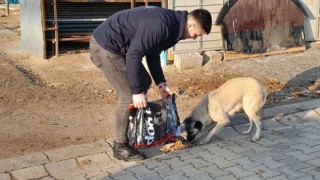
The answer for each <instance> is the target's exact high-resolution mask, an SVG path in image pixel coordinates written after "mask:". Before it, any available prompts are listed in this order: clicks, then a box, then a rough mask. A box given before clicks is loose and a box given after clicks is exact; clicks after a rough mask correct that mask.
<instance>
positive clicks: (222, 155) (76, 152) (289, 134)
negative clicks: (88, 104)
mask: <svg viewBox="0 0 320 180" xmlns="http://www.w3.org/2000/svg"><path fill="white" fill-rule="evenodd" d="M264 112H265V116H266V118H265V119H264V120H263V121H262V125H263V132H262V137H261V140H260V141H259V142H257V143H254V142H250V138H251V137H250V136H242V135H239V134H237V133H236V132H235V131H234V130H232V129H231V128H230V127H226V128H224V129H223V130H222V131H221V132H220V133H219V135H218V136H217V137H215V138H214V139H213V140H212V141H211V142H210V143H209V144H207V145H202V146H197V147H193V148H189V149H186V150H180V151H176V152H173V153H169V154H161V153H160V152H159V149H158V148H153V149H147V150H144V151H145V153H146V154H147V156H148V159H147V160H144V161H139V162H129V163H128V162H123V161H118V160H116V159H114V158H113V156H112V151H111V146H110V144H111V141H112V140H106V141H104V140H101V141H97V142H92V143H89V144H83V145H75V146H69V147H65V148H60V149H54V150H50V151H45V152H39V153H33V154H28V155H24V156H19V157H15V158H10V159H2V160H0V180H9V179H41V180H51V179H68V180H73V179H74V180H84V179H90V180H91V179H105V180H108V179H125V180H132V179H148V180H149V179H179V180H182V179H197V180H201V179H217V180H224V179H225V180H233V179H245V180H251V179H252V180H259V179H268V180H278V179H279V180H284V179H303V180H309V179H310V180H311V179H320V99H319V100H313V101H307V102H302V103H297V104H291V105H285V106H278V107H273V108H269V109H265V110H264ZM236 128H238V129H246V128H248V127H247V124H244V123H239V124H238V125H236ZM252 134H253V133H252ZM251 136H252V135H251Z"/></svg>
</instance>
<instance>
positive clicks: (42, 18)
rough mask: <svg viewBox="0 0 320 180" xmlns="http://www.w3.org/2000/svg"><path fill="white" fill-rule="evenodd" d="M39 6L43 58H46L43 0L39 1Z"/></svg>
mask: <svg viewBox="0 0 320 180" xmlns="http://www.w3.org/2000/svg"><path fill="white" fill-rule="evenodd" d="M40 8H41V21H42V34H43V58H44V59H47V42H46V32H45V31H46V28H47V27H46V16H45V8H44V0H41V1H40Z"/></svg>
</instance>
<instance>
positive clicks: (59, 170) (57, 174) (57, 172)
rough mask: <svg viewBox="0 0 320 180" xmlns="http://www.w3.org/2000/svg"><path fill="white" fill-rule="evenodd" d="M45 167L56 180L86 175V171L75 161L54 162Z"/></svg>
mask: <svg viewBox="0 0 320 180" xmlns="http://www.w3.org/2000/svg"><path fill="white" fill-rule="evenodd" d="M45 167H46V169H47V171H48V172H49V174H50V175H51V176H52V177H53V178H55V179H60V178H67V177H73V176H77V175H80V174H83V173H85V171H84V170H83V169H81V168H80V167H79V166H78V164H77V161H76V160H75V159H69V160H64V161H59V162H52V163H49V164H45Z"/></svg>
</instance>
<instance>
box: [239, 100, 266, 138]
mask: <svg viewBox="0 0 320 180" xmlns="http://www.w3.org/2000/svg"><path fill="white" fill-rule="evenodd" d="M263 103H264V102H263V101H256V103H245V101H244V107H243V110H244V112H245V113H246V114H247V116H248V117H249V120H250V127H249V129H248V131H247V132H249V133H250V131H251V130H252V125H251V124H253V123H252V122H254V124H255V126H256V128H257V130H256V134H255V135H254V136H253V137H252V141H258V140H259V139H260V134H261V121H260V119H262V107H263ZM247 104H250V106H248V105H247Z"/></svg>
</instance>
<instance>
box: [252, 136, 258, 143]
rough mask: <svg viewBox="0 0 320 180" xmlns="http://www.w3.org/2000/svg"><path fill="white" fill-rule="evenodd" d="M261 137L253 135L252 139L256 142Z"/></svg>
mask: <svg viewBox="0 0 320 180" xmlns="http://www.w3.org/2000/svg"><path fill="white" fill-rule="evenodd" d="M259 139H260V137H259V136H253V137H252V141H254V142H256V141H259Z"/></svg>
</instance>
